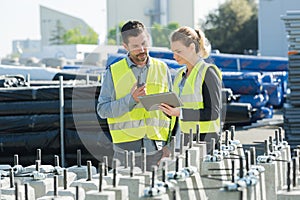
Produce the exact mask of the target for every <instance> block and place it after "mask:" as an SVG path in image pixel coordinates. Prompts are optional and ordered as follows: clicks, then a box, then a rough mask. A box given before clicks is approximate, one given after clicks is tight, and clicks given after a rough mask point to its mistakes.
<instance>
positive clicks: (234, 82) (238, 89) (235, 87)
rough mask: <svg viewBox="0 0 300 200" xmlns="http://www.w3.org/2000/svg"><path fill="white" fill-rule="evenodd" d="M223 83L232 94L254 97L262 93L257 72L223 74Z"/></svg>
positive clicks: (260, 80)
mask: <svg viewBox="0 0 300 200" xmlns="http://www.w3.org/2000/svg"><path fill="white" fill-rule="evenodd" d="M222 74H223V83H224V86H225V87H226V88H231V89H232V91H233V93H234V94H245V95H255V94H259V93H261V92H262V89H263V87H262V75H261V73H259V72H248V73H243V72H223V73H222Z"/></svg>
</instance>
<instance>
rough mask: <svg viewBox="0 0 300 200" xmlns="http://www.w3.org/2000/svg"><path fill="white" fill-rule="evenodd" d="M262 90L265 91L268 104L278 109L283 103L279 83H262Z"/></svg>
mask: <svg viewBox="0 0 300 200" xmlns="http://www.w3.org/2000/svg"><path fill="white" fill-rule="evenodd" d="M263 89H264V90H266V91H267V92H268V94H269V97H270V98H269V102H268V103H269V104H270V105H273V106H276V107H279V106H282V103H283V98H284V95H283V91H282V86H281V84H280V83H279V82H273V83H263Z"/></svg>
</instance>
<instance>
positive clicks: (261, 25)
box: [258, 0, 300, 57]
mask: <svg viewBox="0 0 300 200" xmlns="http://www.w3.org/2000/svg"><path fill="white" fill-rule="evenodd" d="M258 9H259V10H258V40H259V41H258V43H259V50H260V53H261V55H262V56H281V57H287V55H288V54H287V53H288V41H287V32H286V30H285V26H284V21H283V20H281V15H286V11H291V10H300V1H299V0H259V8H258Z"/></svg>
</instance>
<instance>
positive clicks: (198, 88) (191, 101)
mask: <svg viewBox="0 0 300 200" xmlns="http://www.w3.org/2000/svg"><path fill="white" fill-rule="evenodd" d="M209 67H212V68H213V69H214V70H215V71H216V73H217V75H218V77H219V78H220V80H222V73H221V71H220V70H219V68H218V67H217V66H215V65H213V64H208V63H205V62H203V61H201V62H198V63H197V64H196V65H195V67H194V68H193V69H192V71H191V73H190V75H189V76H188V78H187V79H186V82H185V85H184V87H183V89H182V92H181V94H179V83H180V82H181V80H182V78H183V77H182V75H183V73H184V72H185V68H183V69H181V70H180V71H179V73H178V74H177V75H176V77H175V79H174V91H175V93H177V94H178V95H179V96H180V99H181V101H182V103H183V106H182V108H186V109H194V110H199V109H203V108H204V103H203V96H202V86H203V82H204V79H205V75H206V71H207V69H208V68H209ZM179 123H180V128H181V131H182V132H183V133H186V134H189V133H190V129H192V130H193V133H196V127H197V125H199V126H200V133H215V132H219V131H220V116H219V118H218V119H216V120H211V121H182V120H179Z"/></svg>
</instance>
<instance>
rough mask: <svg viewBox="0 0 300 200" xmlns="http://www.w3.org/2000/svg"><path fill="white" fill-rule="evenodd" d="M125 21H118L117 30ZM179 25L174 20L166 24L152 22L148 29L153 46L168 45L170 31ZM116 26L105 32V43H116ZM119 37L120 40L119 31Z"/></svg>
mask: <svg viewBox="0 0 300 200" xmlns="http://www.w3.org/2000/svg"><path fill="white" fill-rule="evenodd" d="M124 23H125V22H120V23H119V26H118V27H119V30H121V28H122V26H123V25H124ZM178 27H179V24H178V23H176V22H171V23H169V24H168V25H166V26H162V25H161V24H157V23H154V24H153V26H152V27H151V30H149V32H150V34H151V38H152V43H153V46H155V47H169V35H170V34H171V32H172V31H174V30H175V29H177V28H178ZM116 34H117V31H116V28H112V29H110V30H109V31H108V34H107V41H108V42H107V43H108V44H110V45H116V44H117V42H116ZM119 37H120V38H119V39H120V41H121V34H120V33H119Z"/></svg>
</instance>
